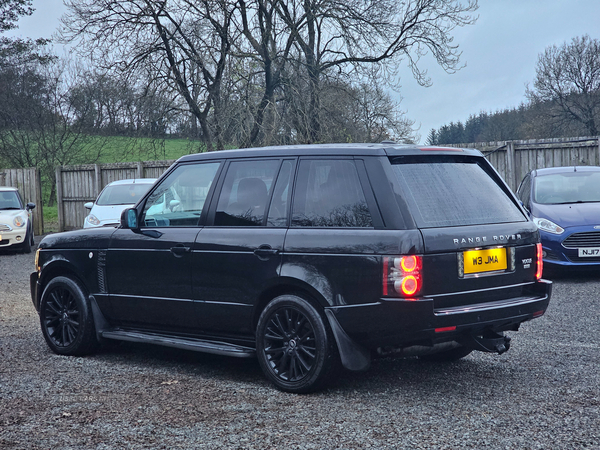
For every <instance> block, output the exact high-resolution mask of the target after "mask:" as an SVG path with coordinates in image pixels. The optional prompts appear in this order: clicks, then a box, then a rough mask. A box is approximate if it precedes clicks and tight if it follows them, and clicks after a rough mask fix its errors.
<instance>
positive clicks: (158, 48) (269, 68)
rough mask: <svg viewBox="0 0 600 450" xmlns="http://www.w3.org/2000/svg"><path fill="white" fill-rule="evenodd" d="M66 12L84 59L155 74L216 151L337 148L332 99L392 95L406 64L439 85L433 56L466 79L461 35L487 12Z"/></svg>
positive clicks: (342, 3)
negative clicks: (337, 91)
mask: <svg viewBox="0 0 600 450" xmlns="http://www.w3.org/2000/svg"><path fill="white" fill-rule="evenodd" d="M66 4H67V6H68V8H69V14H68V15H67V16H66V17H65V18H64V20H63V39H65V40H66V41H69V42H78V46H77V49H78V50H79V51H80V52H81V53H82V54H84V55H86V56H88V57H92V58H93V61H96V64H101V65H102V66H103V67H105V68H106V69H110V70H112V71H122V72H123V73H127V74H133V73H134V72H135V71H137V70H140V69H144V70H151V71H152V73H153V74H154V78H153V80H152V81H153V82H154V83H156V84H157V85H158V84H160V85H162V86H163V88H164V90H165V92H169V93H171V94H172V95H177V96H179V97H180V98H181V99H182V100H183V103H185V105H186V106H187V109H188V111H189V112H190V113H191V114H192V115H193V120H192V121H190V126H189V127H187V126H186V127H183V128H189V129H191V130H193V129H194V127H195V125H196V122H197V123H198V124H199V125H200V129H201V137H202V139H203V140H204V141H205V143H206V145H207V148H208V149H209V150H210V149H213V148H223V147H224V145H225V142H226V141H227V142H233V141H234V140H235V141H238V142H239V143H240V144H241V145H242V146H254V145H257V144H259V143H266V144H268V143H271V142H273V141H274V140H275V141H279V140H280V136H281V134H282V133H287V134H288V136H289V137H288V140H290V139H291V140H293V141H295V142H318V141H322V140H324V139H326V138H328V135H327V133H323V132H322V127H323V125H324V124H325V123H326V122H327V121H328V120H329V119H330V117H328V114H329V113H330V111H331V108H329V107H328V111H326V109H325V108H324V106H329V105H326V104H325V103H323V101H324V100H323V96H324V95H326V94H325V91H326V90H329V89H331V87H332V86H335V85H340V84H341V85H345V86H346V87H347V88H350V89H358V90H360V86H361V84H363V83H371V82H373V80H377V82H378V84H380V82H387V84H386V86H392V85H393V84H394V81H393V80H396V79H397V76H396V75H397V73H396V69H397V67H398V65H399V64H400V63H406V64H408V65H409V66H410V67H411V68H412V69H413V73H414V75H415V77H416V78H417V80H418V81H419V82H420V83H422V84H428V83H429V82H430V81H429V79H428V78H427V75H426V73H425V72H424V71H421V70H420V69H419V67H418V62H419V58H420V57H421V56H423V55H424V54H425V53H428V52H429V53H431V54H432V55H433V57H434V58H435V59H436V60H437V62H438V63H439V64H440V65H441V66H442V67H443V68H444V69H445V70H447V71H449V72H451V71H454V70H457V69H458V68H459V56H460V53H459V52H458V48H457V46H455V45H454V44H453V43H452V32H453V30H454V29H455V28H456V27H458V26H463V25H466V24H470V23H473V22H474V20H475V19H474V18H473V17H472V16H471V15H470V14H471V13H472V12H474V11H475V10H476V9H477V0H464V1H461V0H407V1H402V2H398V1H397V0H288V1H282V0H66ZM384 84H385V83H384ZM223 86H227V89H226V90H224V89H223ZM296 96H299V97H296ZM355 99H356V100H357V101H358V97H356V96H355ZM338 111H341V109H338ZM291 114H294V115H295V117H294V119H293V120H289V119H290V117H291ZM180 123H182V122H180ZM387 123H390V124H391V122H389V121H388V122H387ZM236 124H237V126H238V127H237V128H235V127H236ZM403 125H406V123H404V124H403ZM396 131H397V130H396ZM396 131H391V129H390V130H388V131H387V132H386V133H387V134H390V133H392V134H395V133H396ZM368 134H369V133H367V135H368ZM233 136H235V138H234V137H233Z"/></svg>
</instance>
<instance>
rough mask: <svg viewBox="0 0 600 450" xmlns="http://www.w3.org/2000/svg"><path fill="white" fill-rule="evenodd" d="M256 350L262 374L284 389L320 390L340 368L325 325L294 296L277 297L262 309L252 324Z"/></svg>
mask: <svg viewBox="0 0 600 450" xmlns="http://www.w3.org/2000/svg"><path fill="white" fill-rule="evenodd" d="M256 352H257V355H258V361H259V363H260V366H261V368H262V370H263V372H264V373H265V375H266V377H267V378H268V379H269V380H270V381H271V382H272V383H273V384H274V385H275V386H276V387H277V388H278V389H280V390H282V391H285V392H293V393H298V394H305V393H309V392H314V391H317V390H319V389H322V388H323V387H325V385H326V384H327V383H328V382H329V381H331V379H332V378H333V377H334V376H335V375H336V374H337V373H338V370H339V368H340V367H341V363H340V357H339V353H338V349H337V345H336V343H335V340H334V338H333V335H332V333H331V330H330V329H329V325H328V324H327V323H326V322H325V321H324V320H323V317H322V316H321V315H320V314H319V312H318V311H317V310H316V309H315V308H314V307H313V306H312V305H311V304H310V303H309V302H308V301H307V300H305V299H303V298H301V297H298V296H296V295H282V296H279V297H277V298H275V299H274V300H273V301H271V303H269V304H268V305H267V307H266V308H265V309H264V311H263V312H262V314H261V315H260V318H259V319H258V325H257V327H256Z"/></svg>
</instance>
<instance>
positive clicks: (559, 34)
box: [11, 0, 600, 142]
mask: <svg viewBox="0 0 600 450" xmlns="http://www.w3.org/2000/svg"><path fill="white" fill-rule="evenodd" d="M33 6H34V8H36V11H35V13H34V14H33V16H31V17H24V18H22V19H21V20H20V21H19V29H18V30H16V31H14V32H12V33H11V34H12V35H16V36H22V37H31V38H38V37H51V35H52V33H53V32H54V30H55V29H56V28H57V27H58V22H59V18H60V16H61V15H62V13H64V11H65V8H64V6H63V3H62V0H34V2H33ZM477 15H478V16H479V19H478V20H477V23H476V24H475V25H471V26H468V27H465V28H461V29H458V30H457V31H456V32H455V40H454V43H456V44H458V45H459V47H460V49H461V50H462V62H463V63H464V64H466V67H464V68H463V69H461V70H460V71H459V72H457V73H455V74H452V75H448V74H446V73H445V72H444V71H443V70H442V69H440V68H439V67H438V66H436V64H435V63H434V62H433V60H432V59H431V58H425V59H424V61H423V67H424V68H427V69H428V75H429V76H430V77H431V80H432V82H433V85H432V86H431V87H428V88H425V87H421V86H419V85H418V84H417V83H416V82H415V81H414V79H413V78H412V74H411V72H410V70H408V69H407V70H401V74H402V78H401V85H402V88H401V95H402V97H403V100H402V103H401V108H402V109H403V110H404V111H406V113H407V117H409V118H410V119H413V120H415V121H416V124H415V125H416V126H419V125H420V126H421V129H420V131H419V134H420V135H421V141H422V142H424V141H425V140H426V138H427V135H428V133H429V130H431V129H432V128H435V129H438V128H439V127H441V126H442V125H444V124H448V123H450V122H451V121H452V122H457V121H462V122H463V123H464V121H465V120H467V119H468V117H469V116H470V115H471V114H478V113H479V112H480V111H487V112H494V111H497V110H501V109H504V108H512V107H517V106H518V105H519V104H520V103H521V102H522V101H524V100H525V85H526V84H527V83H532V81H533V78H534V75H535V64H536V61H537V57H538V55H539V54H540V53H541V52H543V51H544V49H545V48H546V47H548V46H550V45H553V44H556V45H560V44H562V43H563V42H565V41H570V40H571V39H572V38H573V37H575V36H582V35H584V34H589V35H590V36H591V37H592V38H596V39H600V0H479V10H478V12H477Z"/></svg>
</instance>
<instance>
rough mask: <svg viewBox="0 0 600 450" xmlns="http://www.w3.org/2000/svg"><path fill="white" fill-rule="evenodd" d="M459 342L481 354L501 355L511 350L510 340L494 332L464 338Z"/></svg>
mask: <svg viewBox="0 0 600 450" xmlns="http://www.w3.org/2000/svg"><path fill="white" fill-rule="evenodd" d="M457 341H458V342H459V344H461V345H462V346H464V347H467V348H472V349H473V350H479V351H481V352H488V353H498V354H499V355H501V354H502V353H504V352H506V351H507V350H508V349H509V348H510V338H509V337H508V336H504V335H503V334H498V333H495V332H493V331H489V332H486V333H484V334H483V335H481V336H473V335H467V336H463V337H461V338H460V339H457Z"/></svg>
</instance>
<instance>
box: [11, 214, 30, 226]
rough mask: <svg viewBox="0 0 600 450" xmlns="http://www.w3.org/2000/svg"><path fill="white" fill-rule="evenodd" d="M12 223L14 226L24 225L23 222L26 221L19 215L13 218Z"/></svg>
mask: <svg viewBox="0 0 600 450" xmlns="http://www.w3.org/2000/svg"><path fill="white" fill-rule="evenodd" d="M13 223H14V224H15V227H19V228H20V227H24V226H25V224H26V223H27V219H25V218H23V217H21V216H17V217H15V218H14V219H13Z"/></svg>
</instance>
